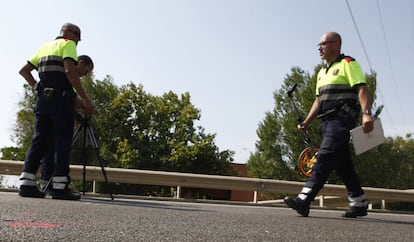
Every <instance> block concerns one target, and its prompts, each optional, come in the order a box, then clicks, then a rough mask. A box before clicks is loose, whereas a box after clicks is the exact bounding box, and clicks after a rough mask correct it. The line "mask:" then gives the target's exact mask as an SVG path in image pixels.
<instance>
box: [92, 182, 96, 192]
mask: <svg viewBox="0 0 414 242" xmlns="http://www.w3.org/2000/svg"><path fill="white" fill-rule="evenodd" d="M92 193H96V181H92Z"/></svg>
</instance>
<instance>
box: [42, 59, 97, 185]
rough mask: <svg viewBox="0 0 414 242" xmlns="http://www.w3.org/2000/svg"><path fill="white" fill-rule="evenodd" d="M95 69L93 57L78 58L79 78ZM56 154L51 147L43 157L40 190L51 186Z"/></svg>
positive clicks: (79, 104) (77, 105)
mask: <svg viewBox="0 0 414 242" xmlns="http://www.w3.org/2000/svg"><path fill="white" fill-rule="evenodd" d="M93 68H94V64H93V61H92V58H91V57H89V56H87V55H80V56H78V63H77V65H76V72H77V73H78V75H79V77H83V76H85V75H88V74H90V73H91V72H92V70H93ZM76 101H77V102H76V105H75V107H76V108H77V109H82V108H83V105H82V101H81V100H80V99H77V100H76ZM80 111H81V110H80ZM75 121H76V119H75ZM75 126H76V125H75ZM54 154H55V150H54V148H53V147H50V149H49V151H48V152H47V154H46V155H45V156H44V157H43V159H42V161H41V162H40V175H41V176H40V189H41V190H43V189H45V188H46V186H47V184H49V179H50V178H52V177H53V173H54V168H55V163H54Z"/></svg>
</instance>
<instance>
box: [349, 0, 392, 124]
mask: <svg viewBox="0 0 414 242" xmlns="http://www.w3.org/2000/svg"><path fill="white" fill-rule="evenodd" d="M345 2H346V5H347V7H348V11H349V14H350V15H351V19H352V22H353V24H354V27H355V30H356V32H357V35H358V38H359V41H360V42H361V46H362V49H363V51H364V54H365V57H366V58H367V62H368V66H369V68H370V70H371V72H372V71H373V68H372V65H371V61H370V59H369V56H368V53H367V50H366V48H365V45H364V41H362V37H361V34H360V33H359V29H358V25H357V23H356V21H355V18H354V15H353V14H352V9H351V7H350V6H349V2H348V0H345ZM377 91H378V92H379V94H380V97H381V99H382V101H383V103H384V106H385V107H387V105H386V103H385V98H384V96H383V95H382V92H381V89H380V88H379V86H378V82H377ZM385 112H386V113H387V116H388V117H389V119H390V121H391V125H392V126H394V124H393V123H394V122H393V121H392V116H391V114H390V113H389V112H388V109H387V108H385Z"/></svg>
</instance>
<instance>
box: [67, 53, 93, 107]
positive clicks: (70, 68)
mask: <svg viewBox="0 0 414 242" xmlns="http://www.w3.org/2000/svg"><path fill="white" fill-rule="evenodd" d="M63 66H64V68H65V74H66V77H67V78H68V80H69V81H70V83H71V84H72V86H73V88H74V89H75V90H76V93H77V94H78V95H79V97H80V98H81V99H82V102H83V106H84V108H85V112H86V114H88V115H90V114H92V113H93V111H94V107H93V104H92V102H91V101H90V100H89V98H88V96H87V95H86V92H85V90H84V89H83V87H82V84H81V81H80V78H79V75H78V73H77V72H76V67H75V62H74V61H73V60H72V59H65V60H64V61H63Z"/></svg>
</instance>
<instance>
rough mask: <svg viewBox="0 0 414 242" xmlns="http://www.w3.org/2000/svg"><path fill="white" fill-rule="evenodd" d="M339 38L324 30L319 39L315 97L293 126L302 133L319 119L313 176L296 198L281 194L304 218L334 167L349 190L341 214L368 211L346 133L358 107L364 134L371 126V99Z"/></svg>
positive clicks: (357, 66) (357, 111) (352, 124)
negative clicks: (346, 205) (346, 207)
mask: <svg viewBox="0 0 414 242" xmlns="http://www.w3.org/2000/svg"><path fill="white" fill-rule="evenodd" d="M341 42H342V40H341V36H340V35H339V34H338V33H336V32H328V33H325V34H324V35H322V37H321V38H320V42H319V44H318V47H319V48H318V49H319V53H320V56H321V58H322V59H323V60H325V62H326V66H325V67H323V68H322V69H321V70H320V71H319V73H318V75H317V84H316V99H315V101H314V103H313V105H312V107H311V109H310V111H309V113H308V115H307V117H306V118H305V120H304V121H303V122H302V123H301V124H299V125H298V128H299V129H300V130H301V131H302V132H306V129H307V127H308V125H309V124H310V123H311V122H312V121H313V120H314V119H315V118H316V117H317V116H319V117H320V118H321V128H322V143H321V145H320V148H319V152H318V160H317V162H316V163H315V165H314V166H313V170H312V175H311V177H310V178H309V180H308V181H307V182H306V184H305V185H304V187H303V188H302V191H301V192H300V193H299V194H298V196H297V197H296V198H291V197H286V198H285V203H286V204H287V205H288V206H289V207H290V208H293V209H294V210H296V211H297V212H298V213H299V214H300V215H302V216H304V217H307V216H308V215H309V207H310V204H311V202H312V201H313V200H314V198H315V197H316V195H317V194H318V192H319V191H320V190H321V189H322V188H323V186H324V184H325V182H326V181H327V179H328V177H329V175H330V174H331V173H332V171H333V170H336V172H337V174H338V175H339V176H340V177H341V179H342V181H343V182H344V184H345V186H346V188H347V190H348V200H349V206H350V210H349V211H347V212H346V213H345V214H344V215H343V216H344V217H350V218H356V217H358V216H366V215H367V208H366V201H365V194H364V191H363V190H362V188H361V185H360V182H359V178H358V175H357V174H356V171H355V168H354V165H353V163H352V159H351V151H350V147H349V139H350V132H349V131H350V130H351V129H352V128H354V127H355V126H356V123H357V119H358V117H359V114H360V111H362V125H363V129H364V132H365V133H368V132H371V131H372V130H373V128H374V124H373V118H372V116H371V99H370V96H369V92H368V89H367V86H366V80H365V77H364V74H363V72H362V70H361V67H360V65H359V64H358V63H357V62H356V61H355V59H353V58H352V57H350V56H345V55H344V54H341ZM361 109H362V110H361Z"/></svg>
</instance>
